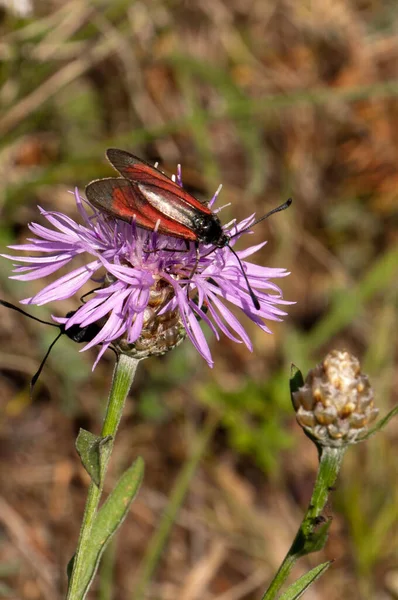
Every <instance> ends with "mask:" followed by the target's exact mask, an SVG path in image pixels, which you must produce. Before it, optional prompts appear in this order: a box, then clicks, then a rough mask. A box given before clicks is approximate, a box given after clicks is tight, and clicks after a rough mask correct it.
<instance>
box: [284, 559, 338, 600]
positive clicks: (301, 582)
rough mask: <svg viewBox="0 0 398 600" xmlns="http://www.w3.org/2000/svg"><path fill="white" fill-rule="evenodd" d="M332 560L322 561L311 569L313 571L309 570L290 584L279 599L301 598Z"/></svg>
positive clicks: (293, 599)
mask: <svg viewBox="0 0 398 600" xmlns="http://www.w3.org/2000/svg"><path fill="white" fill-rule="evenodd" d="M332 562H333V561H332V560H329V561H328V562H325V563H322V564H321V565H318V566H317V567H315V568H314V569H311V571H308V573H306V574H305V575H303V576H302V577H300V579H298V580H297V581H295V582H294V583H293V584H292V585H290V586H289V587H288V589H287V590H286V592H285V593H284V594H282V596H280V597H279V600H297V599H298V598H301V596H302V595H303V594H304V592H305V591H307V590H308V588H309V587H310V585H312V584H313V583H314V581H316V580H317V579H318V578H319V577H320V576H321V575H322V574H323V573H324V572H325V571H326V570H327V569H328V568H329V567H330V565H331V564H332Z"/></svg>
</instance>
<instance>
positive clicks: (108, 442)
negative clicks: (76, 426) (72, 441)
mask: <svg viewBox="0 0 398 600" xmlns="http://www.w3.org/2000/svg"><path fill="white" fill-rule="evenodd" d="M112 439H113V438H112V436H111V435H107V436H106V437H103V438H102V437H99V436H97V435H94V434H93V433H90V431H86V430H85V429H80V431H79V435H78V436H77V440H76V450H77V453H78V454H79V456H80V460H81V461H82V463H83V467H84V468H85V469H86V471H87V473H88V474H89V475H90V477H91V479H92V481H93V482H94V483H95V485H96V486H97V487H101V486H102V478H103V475H104V471H105V466H106V464H107V462H108V458H109V454H110V452H111V450H112Z"/></svg>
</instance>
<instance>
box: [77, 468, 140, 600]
mask: <svg viewBox="0 0 398 600" xmlns="http://www.w3.org/2000/svg"><path fill="white" fill-rule="evenodd" d="M143 476H144V461H143V460H142V458H137V460H136V461H135V462H134V463H133V465H132V466H131V467H130V468H129V469H127V471H125V472H124V473H123V475H122V477H121V478H120V479H119V481H118V483H117V485H116V487H115V488H114V490H113V491H112V492H111V493H110V494H109V496H108V498H107V500H106V502H105V503H104V504H103V506H102V508H101V510H100V511H99V512H98V514H97V516H96V518H95V521H94V524H93V528H92V530H91V537H90V544H89V546H88V547H87V551H86V555H85V571H84V573H83V576H82V578H81V580H80V581H79V584H80V586H79V589H78V594H77V596H76V597H77V598H79V599H81V600H84V598H85V597H86V594H87V592H88V590H89V587H90V584H91V582H92V580H93V579H94V576H95V573H96V571H97V569H98V565H99V561H100V559H101V556H102V553H103V552H104V550H105V548H106V546H107V544H108V542H109V541H110V539H111V538H112V536H113V534H114V533H115V532H116V531H117V529H118V528H119V527H120V525H121V524H122V523H123V521H124V519H125V518H126V515H127V513H128V511H129V509H130V506H131V503H132V502H133V500H134V498H135V496H136V494H137V492H138V490H139V487H140V485H141V482H142V478H143Z"/></svg>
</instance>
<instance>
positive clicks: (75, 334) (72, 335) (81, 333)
mask: <svg viewBox="0 0 398 600" xmlns="http://www.w3.org/2000/svg"><path fill="white" fill-rule="evenodd" d="M0 305H1V306H5V308H10V309H12V310H15V311H17V312H19V313H21V314H22V315H24V316H25V317H29V319H33V320H34V321H38V322H39V323H43V324H44V325H50V326H51V327H56V328H57V329H59V334H58V335H57V337H56V338H55V339H54V341H53V342H52V343H51V344H50V347H49V348H48V350H47V352H46V354H45V356H44V358H43V360H42V361H41V363H40V366H39V368H38V369H37V371H36V373H35V374H34V375H33V377H32V379H31V381H30V392H31V394H32V392H33V388H34V385H35V383H36V382H37V380H38V379H39V377H40V373H41V372H42V370H43V367H44V365H45V363H46V361H47V358H48V357H49V355H50V352H51V350H52V349H53V347H54V346H55V344H56V343H57V341H58V340H59V338H60V337H61V335H64V334H65V335H66V336H67V337H68V338H69V339H71V340H72V341H74V342H76V343H78V344H83V343H84V342H91V340H93V339H94V338H95V336H96V335H97V334H98V333H99V331H100V329H101V327H100V326H99V324H98V323H91V324H90V325H86V327H80V326H79V325H72V327H69V329H65V325H63V324H59V325H58V324H57V323H52V322H51V321H43V319H39V318H38V317H34V316H33V315H31V314H29V313H28V312H26V311H24V310H22V308H19V307H18V306H15V305H14V304H11V303H10V302H7V301H6V300H0ZM75 312H76V311H71V312H69V313H68V314H67V315H66V317H67V318H70V317H72V316H73V315H74V314H75Z"/></svg>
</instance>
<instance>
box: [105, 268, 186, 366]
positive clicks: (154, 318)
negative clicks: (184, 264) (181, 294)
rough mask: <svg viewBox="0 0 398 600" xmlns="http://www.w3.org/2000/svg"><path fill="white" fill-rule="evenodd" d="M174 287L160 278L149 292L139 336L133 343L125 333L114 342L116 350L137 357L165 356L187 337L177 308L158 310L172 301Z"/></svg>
mask: <svg viewBox="0 0 398 600" xmlns="http://www.w3.org/2000/svg"><path fill="white" fill-rule="evenodd" d="M172 294H173V289H172V288H171V286H170V285H168V284H167V283H166V282H165V281H164V280H161V279H160V280H158V281H157V283H156V284H155V285H154V286H153V288H152V289H151V291H150V293H149V301H148V305H147V307H146V308H145V310H144V315H143V325H142V329H141V334H140V337H139V338H138V339H137V340H136V341H135V342H134V343H131V342H129V341H128V339H127V337H126V336H123V337H122V338H120V339H119V340H117V341H116V342H114V343H113V346H114V347H115V349H116V350H118V351H119V352H121V353H123V354H127V355H128V356H133V357H134V358H139V359H142V358H148V357H149V356H162V355H163V354H166V352H168V351H169V350H173V349H174V348H176V347H177V346H178V345H179V344H181V342H182V341H183V340H184V339H185V338H186V336H187V332H186V329H185V327H184V326H183V324H182V322H181V318H180V313H179V310H178V309H175V310H168V311H166V312H164V313H162V314H159V312H160V311H161V309H162V308H163V307H164V306H166V304H167V303H168V302H169V300H170V297H171V296H172Z"/></svg>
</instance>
